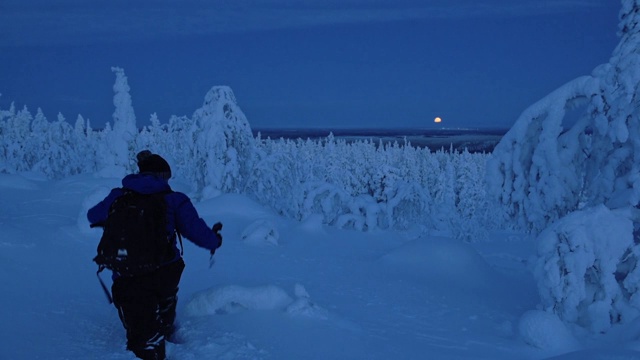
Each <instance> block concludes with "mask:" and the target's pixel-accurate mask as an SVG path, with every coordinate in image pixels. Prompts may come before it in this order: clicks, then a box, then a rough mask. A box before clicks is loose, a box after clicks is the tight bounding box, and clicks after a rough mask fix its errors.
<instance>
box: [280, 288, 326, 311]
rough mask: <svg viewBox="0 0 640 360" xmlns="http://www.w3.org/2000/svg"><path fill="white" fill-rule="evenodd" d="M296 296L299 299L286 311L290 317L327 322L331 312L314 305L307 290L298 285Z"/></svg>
mask: <svg viewBox="0 0 640 360" xmlns="http://www.w3.org/2000/svg"><path fill="white" fill-rule="evenodd" d="M295 295H296V297H297V299H296V300H295V301H294V302H293V303H291V304H290V305H289V306H287V309H286V310H285V311H286V313H287V314H288V315H291V316H300V317H308V318H313V319H320V320H327V319H328V318H329V312H328V311H327V310H325V309H323V308H321V307H320V306H318V305H316V304H314V303H313V302H312V301H311V298H310V297H309V293H307V290H306V289H305V288H304V287H303V286H302V285H300V284H296V286H295Z"/></svg>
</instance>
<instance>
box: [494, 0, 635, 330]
mask: <svg viewBox="0 0 640 360" xmlns="http://www.w3.org/2000/svg"><path fill="white" fill-rule="evenodd" d="M619 36H620V43H619V45H618V46H617V47H616V49H615V50H614V52H613V54H612V56H611V59H610V61H609V62H608V63H607V64H604V65H601V66H599V67H597V68H596V69H595V70H594V71H593V73H592V74H591V75H588V76H583V77H580V78H578V79H575V80H573V81H571V82H569V83H567V84H566V85H564V86H562V87H560V88H559V89H558V90H556V91H554V92H552V93H551V94H549V95H548V96H547V97H545V98H543V99H542V100H540V101H539V102H537V103H536V104H534V105H532V106H531V107H529V108H528V109H527V110H525V111H524V112H523V114H522V115H521V116H520V118H519V119H518V120H517V121H516V123H515V125H514V126H513V128H511V130H510V131H509V132H508V133H507V134H506V135H505V136H504V138H503V139H502V141H501V142H500V144H498V146H497V147H496V148H495V150H494V152H493V155H492V158H491V159H490V161H489V166H488V169H487V174H488V183H489V184H490V185H491V187H490V191H491V193H492V194H493V195H494V197H495V198H496V199H498V200H499V201H500V202H501V203H502V205H503V206H505V207H506V208H507V209H508V213H509V214H510V215H511V216H513V218H514V219H517V220H518V221H519V222H520V224H521V225H523V226H524V227H526V228H528V229H530V230H532V231H533V232H534V233H538V232H540V231H542V230H543V229H544V231H543V233H542V235H540V238H539V239H540V247H539V253H538V255H539V258H538V262H537V271H536V278H537V280H538V283H539V286H540V288H541V295H542V301H543V305H544V306H545V307H546V309H547V310H549V311H554V312H556V313H557V314H558V315H560V316H561V318H563V319H564V320H567V321H571V322H577V323H579V324H581V325H583V326H586V327H588V328H591V329H592V330H594V331H606V330H607V329H608V328H609V327H610V326H611V324H613V323H617V322H624V321H629V320H630V319H632V318H633V317H634V316H635V315H637V312H638V311H639V310H640V299H638V297H639V296H640V294H638V289H639V288H640V274H639V272H640V264H639V263H638V260H639V258H638V256H639V255H640V250H639V249H638V246H640V245H638V243H640V239H639V238H638V234H637V233H636V234H635V235H634V234H633V226H629V225H628V224H629V223H630V222H636V223H637V222H638V221H639V220H640V219H639V218H638V216H637V215H636V211H635V210H636V208H637V207H638V204H639V201H640V116H639V115H640V114H639V109H640V98H639V97H638V88H639V86H640V0H622V10H621V12H620V25H619ZM571 109H573V110H572V111H573V112H577V113H578V114H579V115H580V117H579V118H578V120H577V121H576V122H575V123H574V124H566V121H567V120H566V114H567V111H569V110H571ZM567 125H570V126H569V127H568V128H563V126H567ZM610 209H611V210H610ZM585 219H588V221H587V220H585ZM612 224H620V227H619V228H618V229H616V234H615V235H612V234H611V233H610V232H601V231H595V230H593V231H589V230H588V229H590V228H591V227H592V226H599V227H603V228H610V227H611V226H612ZM631 239H633V241H631ZM612 241H613V244H612V243H611V242H612ZM605 244H609V245H608V246H605ZM628 308H631V309H633V311H631V310H628Z"/></svg>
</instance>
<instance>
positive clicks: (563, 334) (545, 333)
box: [518, 310, 579, 352]
mask: <svg viewBox="0 0 640 360" xmlns="http://www.w3.org/2000/svg"><path fill="white" fill-rule="evenodd" d="M518 331H519V333H520V337H521V338H522V340H524V342H526V343H527V344H529V345H531V346H534V347H537V348H539V349H543V350H552V351H562V352H565V351H566V352H569V351H572V350H576V349H577V348H578V347H579V344H578V341H577V340H576V339H575V338H574V337H573V335H572V334H571V332H570V331H569V329H568V328H567V327H566V326H565V324H564V323H563V322H562V321H561V320H560V318H559V317H558V316H557V315H555V314H552V313H548V312H546V311H541V310H530V311H527V312H525V313H524V314H523V315H522V317H520V322H519V323H518Z"/></svg>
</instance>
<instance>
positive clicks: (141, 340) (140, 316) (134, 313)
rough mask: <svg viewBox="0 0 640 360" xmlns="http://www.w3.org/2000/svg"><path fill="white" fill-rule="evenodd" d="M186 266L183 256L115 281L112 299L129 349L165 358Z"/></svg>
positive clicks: (146, 357)
mask: <svg viewBox="0 0 640 360" xmlns="http://www.w3.org/2000/svg"><path fill="white" fill-rule="evenodd" d="M183 270H184V261H183V260H182V259H180V260H179V261H177V262H173V263H170V264H168V265H165V266H163V267H161V268H159V269H157V270H155V271H153V272H151V273H148V274H143V275H136V276H130V277H119V278H116V279H115V280H114V281H113V286H112V288H111V291H112V293H113V303H114V305H115V306H116V309H118V315H119V316H120V320H122V325H124V328H125V330H126V331H127V349H128V350H131V351H132V352H133V353H134V354H135V355H136V356H137V357H138V358H140V359H145V360H146V359H153V360H156V359H160V360H164V359H165V358H166V355H165V338H167V337H169V336H171V334H172V333H173V331H174V325H173V322H174V320H175V318H176V305H177V303H178V284H179V283H180V277H181V276H182V271H183Z"/></svg>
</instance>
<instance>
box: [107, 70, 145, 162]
mask: <svg viewBox="0 0 640 360" xmlns="http://www.w3.org/2000/svg"><path fill="white" fill-rule="evenodd" d="M111 71H113V73H114V74H116V81H115V83H114V84H113V91H114V93H115V95H114V96H113V105H114V106H115V111H114V113H113V127H112V131H110V132H109V133H108V135H107V137H108V142H107V151H108V156H107V159H106V163H105V164H104V165H105V166H108V167H115V168H121V169H122V172H123V173H124V172H131V171H133V170H134V169H135V166H134V162H133V160H132V159H133V158H134V156H135V154H136V151H137V149H135V148H134V144H135V143H134V140H135V138H136V136H137V134H138V128H137V126H136V116H135V113H134V111H133V105H132V101H131V95H130V94H129V90H131V89H130V87H129V83H128V81H127V77H126V75H125V73H124V69H122V68H119V67H112V68H111ZM103 155H107V154H103Z"/></svg>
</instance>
